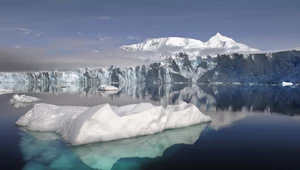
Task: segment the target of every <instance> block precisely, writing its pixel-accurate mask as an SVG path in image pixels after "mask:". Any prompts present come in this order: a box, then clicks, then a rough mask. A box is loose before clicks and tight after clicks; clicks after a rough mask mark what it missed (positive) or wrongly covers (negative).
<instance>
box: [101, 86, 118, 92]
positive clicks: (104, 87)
mask: <svg viewBox="0 0 300 170" xmlns="http://www.w3.org/2000/svg"><path fill="white" fill-rule="evenodd" d="M99 90H101V91H118V90H119V89H118V88H117V87H115V86H108V85H101V86H100V88H99Z"/></svg>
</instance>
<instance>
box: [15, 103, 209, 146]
mask: <svg viewBox="0 0 300 170" xmlns="http://www.w3.org/2000/svg"><path fill="white" fill-rule="evenodd" d="M209 121H211V119H210V117H208V116H206V115H204V114H203V113H201V112H200V111H199V109H198V108H197V107H196V106H195V105H193V104H187V103H185V102H181V103H179V104H178V105H173V106H168V107H167V108H166V109H164V108H163V107H162V106H153V105H152V104H150V103H141V104H132V105H125V106H122V107H116V106H110V105H109V104H103V105H98V106H94V107H91V108H86V107H78V106H75V107H74V106H55V105H49V104H36V105H35V106H34V107H33V109H31V110H29V111H28V112H27V113H26V114H25V115H23V116H22V117H21V118H20V119H19V120H18V121H17V122H16V124H17V125H19V126H25V127H27V129H28V130H32V131H53V132H56V133H58V134H60V135H61V136H62V138H63V139H65V140H66V141H68V142H69V143H71V144H72V145H82V144H87V143H93V142H100V141H111V140H117V139H124V138H131V137H136V136H142V135H150V134H155V133H158V132H162V131H163V130H165V129H173V128H180V127H187V126H191V125H195V124H199V123H203V122H209Z"/></svg>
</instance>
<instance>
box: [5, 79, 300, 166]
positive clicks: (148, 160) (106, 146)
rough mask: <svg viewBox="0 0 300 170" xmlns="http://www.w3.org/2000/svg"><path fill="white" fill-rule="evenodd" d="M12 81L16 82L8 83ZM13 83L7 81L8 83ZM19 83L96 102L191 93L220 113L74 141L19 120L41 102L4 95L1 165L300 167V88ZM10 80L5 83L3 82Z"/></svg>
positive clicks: (208, 110)
mask: <svg viewBox="0 0 300 170" xmlns="http://www.w3.org/2000/svg"><path fill="white" fill-rule="evenodd" d="M8 86H11V85H8ZM8 86H7V87H8ZM19 86H20V87H21V85H18V87H17V86H13V88H12V89H14V90H16V91H18V92H20V94H27V95H31V96H36V97H39V98H40V99H41V102H43V103H50V104H57V105H81V106H93V105H98V104H103V103H107V102H108V103H110V104H112V105H118V106H120V105H124V104H132V103H140V102H151V103H152V104H154V105H163V106H166V105H168V104H174V103H176V102H178V101H186V102H189V103H193V104H195V105H196V106H197V107H198V108H199V109H200V110H201V111H202V112H203V113H204V114H207V115H209V116H210V117H211V118H212V119H213V121H212V122H211V123H210V124H200V125H196V126H192V127H187V128H182V129H175V130H167V131H165V132H163V133H159V134H155V135H150V136H142V137H137V138H132V139H125V140H119V141H113V142H104V143H95V144H89V145H84V146H79V147H70V146H69V145H68V144H66V143H65V142H64V141H62V140H61V139H60V138H59V137H58V136H57V135H56V134H54V133H38V132H28V131H26V130H24V129H22V128H18V127H16V126H15V124H14V123H15V121H16V120H17V119H18V118H19V117H20V116H21V115H23V114H24V113H26V111H28V110H29V109H31V108H32V106H33V105H24V104H21V103H15V104H12V103H9V99H10V98H11V97H12V95H13V94H3V95H0V108H1V110H0V139H1V140H0V153H1V154H0V156H1V159H0V161H1V164H0V167H1V169H24V170H37V169H47V170H51V169H130V170H134V169H149V170H150V169H151V170H155V169H172V170H173V169H175V170H176V169H184V170H185V169H283V170H285V169H300V117H299V115H300V88H299V87H279V86H277V87H269V86H225V85H219V86H207V85H195V84H192V85H191V84H189V85H188V84H178V85H164V86H158V85H152V86H147V85H141V86H124V87H120V89H121V90H120V91H119V92H118V93H115V94H111V93H101V92H98V91H97V87H84V86H83V87H76V88H74V87H69V88H67V89H60V88H55V87H40V86H30V88H29V87H24V88H23V87H21V88H20V87H19ZM2 88H3V87H2Z"/></svg>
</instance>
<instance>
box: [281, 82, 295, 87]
mask: <svg viewBox="0 0 300 170" xmlns="http://www.w3.org/2000/svg"><path fill="white" fill-rule="evenodd" d="M281 85H282V86H284V87H285V86H292V85H293V83H292V82H282V84H281Z"/></svg>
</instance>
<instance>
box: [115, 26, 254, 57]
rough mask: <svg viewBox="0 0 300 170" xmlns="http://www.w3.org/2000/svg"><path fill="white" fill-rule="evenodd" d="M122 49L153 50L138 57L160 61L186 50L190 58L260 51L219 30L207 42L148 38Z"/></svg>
mask: <svg viewBox="0 0 300 170" xmlns="http://www.w3.org/2000/svg"><path fill="white" fill-rule="evenodd" d="M120 49H122V50H125V51H130V52H151V53H153V54H152V55H149V54H148V55H146V54H145V55H143V54H139V55H138V56H135V57H138V58H140V59H144V60H150V61H159V60H164V59H166V58H168V57H170V56H174V55H176V54H178V53H179V52H185V53H186V54H188V55H189V57H190V58H192V59H195V58H196V57H197V56H204V55H211V56H217V54H227V53H233V52H255V51H259V50H258V49H255V48H250V47H248V46H247V45H245V44H241V43H238V42H236V41H234V40H233V39H232V38H229V37H226V36H223V35H221V34H220V33H219V32H218V33H217V34H216V35H215V36H213V37H211V38H210V39H209V40H208V41H207V42H202V41H200V40H196V39H192V38H180V37H166V38H155V39H148V40H146V41H144V42H142V43H139V44H133V45H123V46H121V47H120Z"/></svg>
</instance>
